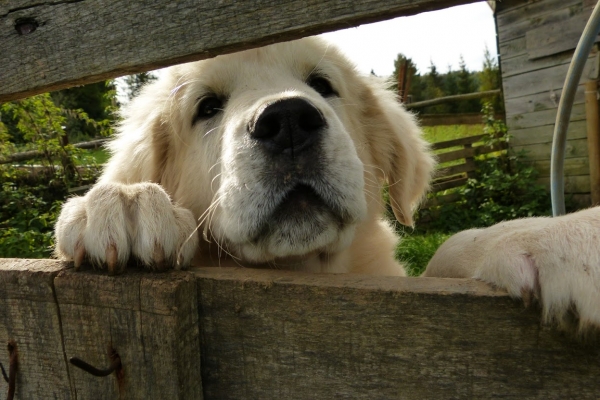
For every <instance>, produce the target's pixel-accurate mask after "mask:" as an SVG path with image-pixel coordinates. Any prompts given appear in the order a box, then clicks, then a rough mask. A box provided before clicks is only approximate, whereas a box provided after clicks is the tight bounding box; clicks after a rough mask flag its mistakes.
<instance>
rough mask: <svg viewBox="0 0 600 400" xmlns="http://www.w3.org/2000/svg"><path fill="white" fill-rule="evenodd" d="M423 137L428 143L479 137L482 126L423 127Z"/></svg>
mask: <svg viewBox="0 0 600 400" xmlns="http://www.w3.org/2000/svg"><path fill="white" fill-rule="evenodd" d="M423 132H424V134H425V135H424V137H425V140H427V141H428V142H429V143H437V142H445V141H446V140H452V139H459V138H463V137H467V136H475V135H481V134H482V133H483V125H440V126H424V127H423Z"/></svg>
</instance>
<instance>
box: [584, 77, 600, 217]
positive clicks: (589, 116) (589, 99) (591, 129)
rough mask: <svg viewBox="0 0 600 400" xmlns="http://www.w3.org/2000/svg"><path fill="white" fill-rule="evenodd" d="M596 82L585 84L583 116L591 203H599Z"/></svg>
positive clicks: (599, 131)
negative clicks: (585, 129) (585, 123)
mask: <svg viewBox="0 0 600 400" xmlns="http://www.w3.org/2000/svg"><path fill="white" fill-rule="evenodd" d="M599 112H600V110H599V107H598V82H596V81H595V80H594V81H589V82H586V84H585V116H586V121H587V143H588V154H589V155H588V159H589V164H590V194H591V198H592V199H591V200H592V205H594V206H595V205H598V204H600V121H599V120H598V119H599Z"/></svg>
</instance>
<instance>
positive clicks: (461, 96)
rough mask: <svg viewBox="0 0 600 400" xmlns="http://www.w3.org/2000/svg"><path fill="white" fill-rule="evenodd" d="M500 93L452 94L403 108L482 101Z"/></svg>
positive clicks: (488, 91)
mask: <svg viewBox="0 0 600 400" xmlns="http://www.w3.org/2000/svg"><path fill="white" fill-rule="evenodd" d="M501 93H502V90H500V89H494V90H486V91H484V92H474V93H466V94H454V95H452V96H444V97H438V98H436V99H431V100H423V101H416V102H414V103H408V104H405V105H404V106H405V107H406V108H408V109H414V108H424V107H430V106H436V105H438V104H445V103H451V102H455V101H462V100H473V99H483V98H485V97H492V96H497V95H499V94H501Z"/></svg>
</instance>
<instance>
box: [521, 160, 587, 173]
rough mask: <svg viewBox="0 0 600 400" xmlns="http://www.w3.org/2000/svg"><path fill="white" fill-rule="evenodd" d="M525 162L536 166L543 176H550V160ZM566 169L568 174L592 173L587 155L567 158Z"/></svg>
mask: <svg viewBox="0 0 600 400" xmlns="http://www.w3.org/2000/svg"><path fill="white" fill-rule="evenodd" d="M525 163H528V164H531V165H533V166H535V169H536V170H537V171H538V172H539V173H540V176H541V177H549V176H550V160H538V161H530V162H529V161H525ZM564 171H565V175H566V176H583V175H588V174H589V173H590V166H589V161H588V158H587V157H574V158H567V159H565V163H564Z"/></svg>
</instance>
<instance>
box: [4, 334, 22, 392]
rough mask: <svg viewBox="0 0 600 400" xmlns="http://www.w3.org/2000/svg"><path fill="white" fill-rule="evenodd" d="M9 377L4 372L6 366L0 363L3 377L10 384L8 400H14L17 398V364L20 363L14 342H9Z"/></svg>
mask: <svg viewBox="0 0 600 400" xmlns="http://www.w3.org/2000/svg"><path fill="white" fill-rule="evenodd" d="M7 348H8V362H9V366H8V376H6V371H5V370H4V366H3V365H2V363H0V369H2V376H3V377H4V380H5V381H6V382H7V383H8V395H7V396H6V399H7V400H13V398H14V397H15V387H16V384H17V364H18V362H19V357H18V355H17V343H16V342H15V341H14V340H9V341H8V346H7Z"/></svg>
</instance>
